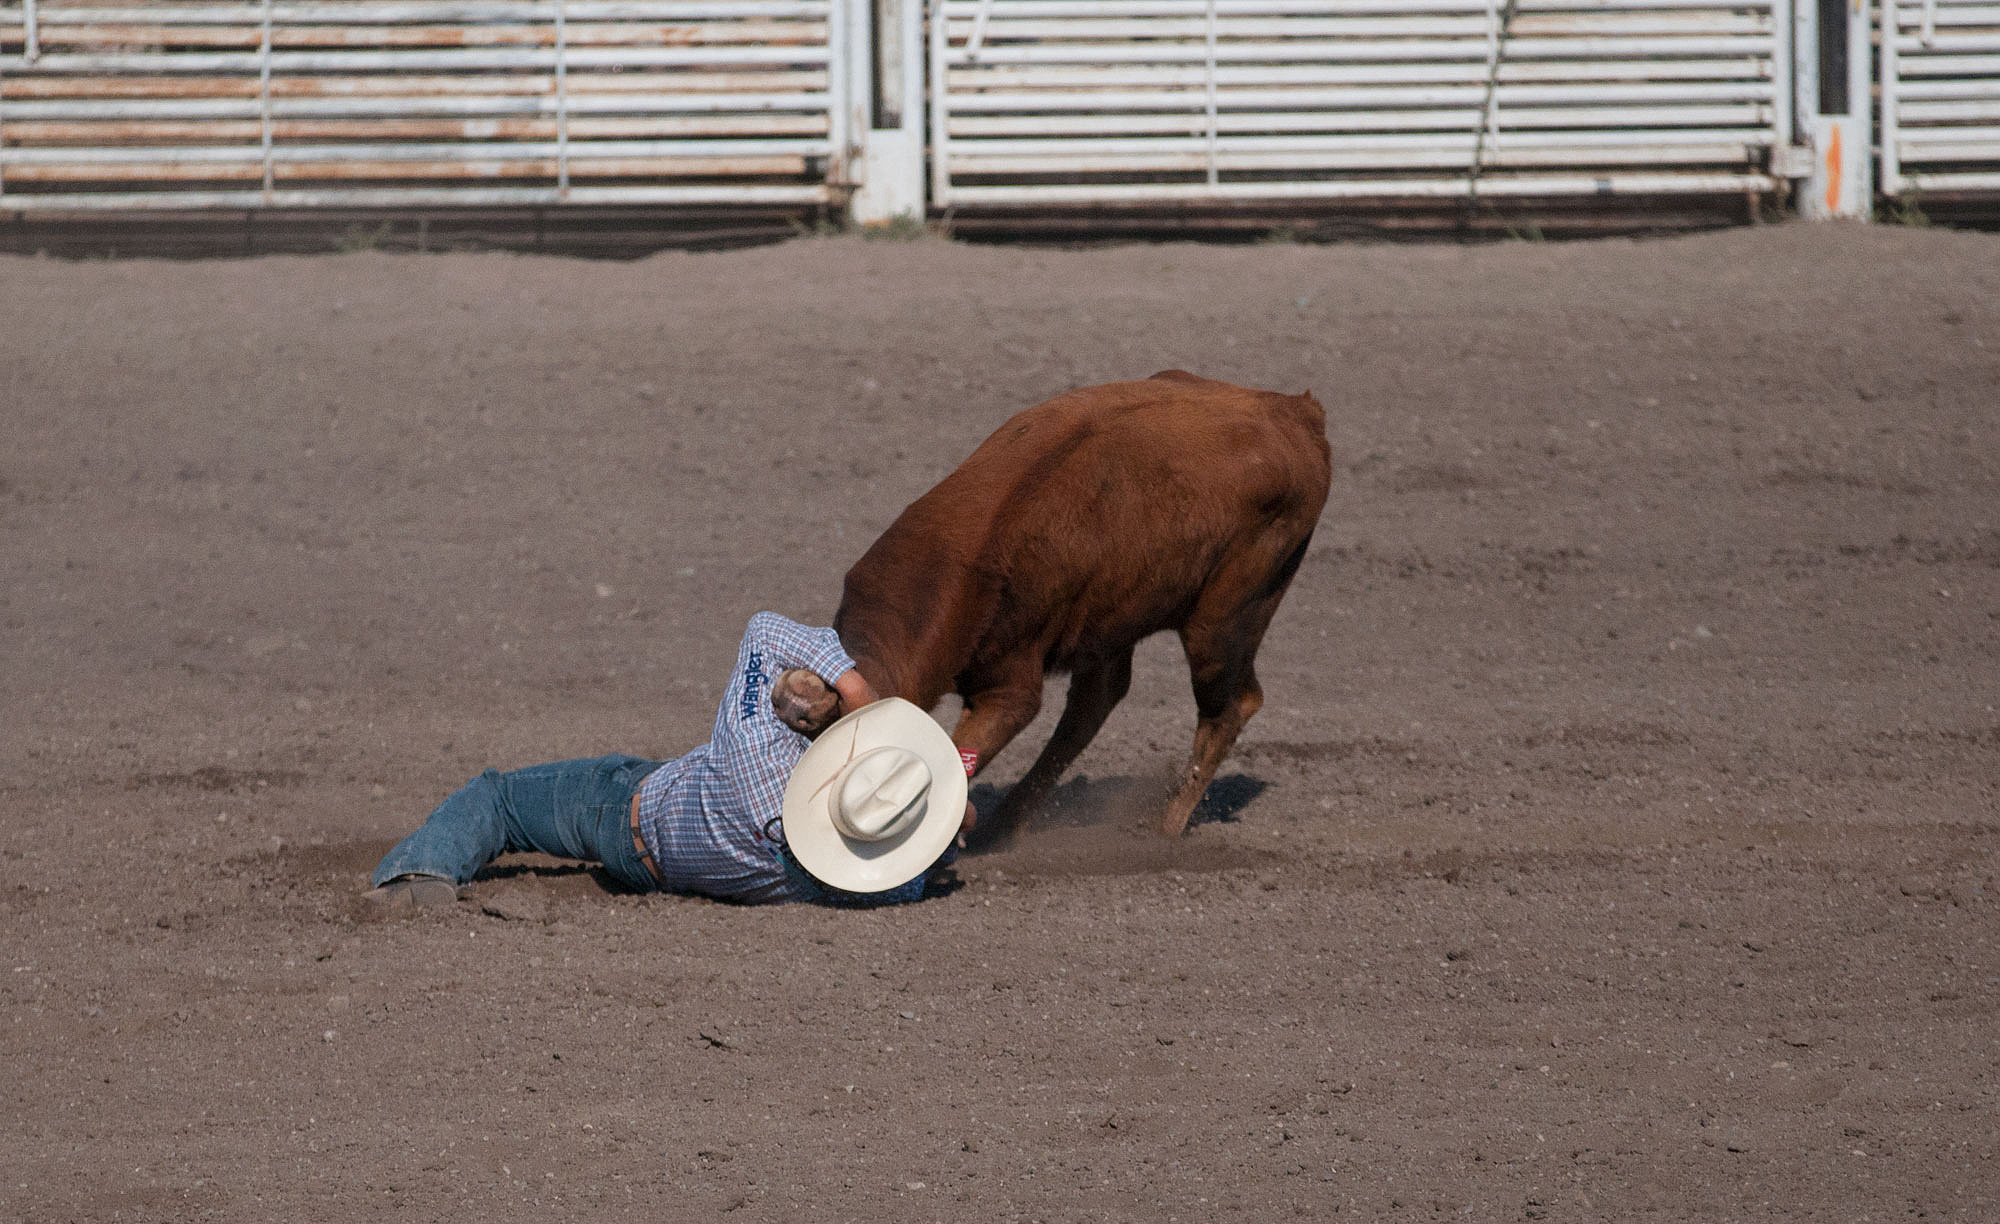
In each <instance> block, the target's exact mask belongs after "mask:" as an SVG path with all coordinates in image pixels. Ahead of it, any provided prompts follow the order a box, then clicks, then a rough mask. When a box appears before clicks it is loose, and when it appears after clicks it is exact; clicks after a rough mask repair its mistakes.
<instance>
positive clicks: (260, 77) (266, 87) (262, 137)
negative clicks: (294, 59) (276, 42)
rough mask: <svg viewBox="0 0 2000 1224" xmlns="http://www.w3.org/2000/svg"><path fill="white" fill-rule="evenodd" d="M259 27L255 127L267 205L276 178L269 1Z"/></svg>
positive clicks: (266, 0)
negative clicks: (262, 164)
mask: <svg viewBox="0 0 2000 1224" xmlns="http://www.w3.org/2000/svg"><path fill="white" fill-rule="evenodd" d="M260 27H261V28H260V30H259V33H258V36H257V127H258V139H259V141H260V142H261V143H262V145H263V157H264V203H265V204H267V205H268V204H269V203H270V202H271V193H272V190H273V189H274V188H275V187H276V178H277V176H276V174H275V173H274V172H273V168H272V147H271V145H272V142H271V0H264V12H263V18H262V21H261V22H260Z"/></svg>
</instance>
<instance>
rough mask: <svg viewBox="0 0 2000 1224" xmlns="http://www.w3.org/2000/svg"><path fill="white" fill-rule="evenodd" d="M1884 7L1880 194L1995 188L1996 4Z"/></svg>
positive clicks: (1887, 1)
mask: <svg viewBox="0 0 2000 1224" xmlns="http://www.w3.org/2000/svg"><path fill="white" fill-rule="evenodd" d="M1882 10H1883V11H1882V30H1881V44H1882V60H1881V86H1882V171H1881V186H1882V191H1883V193H1884V194H1886V195H1902V194H1905V193H1914V194H1923V195H1933V194H1948V193H1970V192H1979V193H1989V194H1990V193H1992V192H1995V191H2000V2H1995V0H1918V2H1917V3H1911V2H1909V0H1883V5H1882Z"/></svg>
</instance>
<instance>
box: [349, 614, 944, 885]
mask: <svg viewBox="0 0 2000 1224" xmlns="http://www.w3.org/2000/svg"><path fill="white" fill-rule="evenodd" d="M829 676H831V677H833V679H832V680H831V681H830V682H829V681H828V680H827V679H826V677H829ZM971 819H972V807H971V805H970V804H969V803H967V802H966V778H965V772H964V768H963V765H962V764H961V762H960V760H959V756H958V751H957V749H956V747H955V746H954V745H953V744H952V741H951V737H950V736H949V735H947V734H945V731H944V728H942V727H940V726H939V725H938V724H937V723H936V722H935V721H934V720H932V718H931V717H930V715H928V714H926V713H925V712H924V711H922V710H920V709H918V708H917V707H916V706H914V705H911V704H910V703H909V702H907V701H903V700H901V699H899V698H890V699H888V700H886V701H884V700H877V699H876V696H875V692H874V690H873V689H872V688H871V687H870V686H869V684H868V682H867V681H866V680H864V679H863V678H862V676H861V674H860V673H859V672H858V671H856V670H855V668H854V660H853V659H852V658H851V657H849V656H848V654H847V651H846V650H845V649H843V648H842V646H841V644H840V638H839V637H838V635H836V634H835V633H834V631H833V630H831V629H813V628H808V627H806V626H804V625H800V624H797V623H796V622H794V621H790V620H787V619H786V618H784V617H782V616H779V615H778V614H776V613H775V612H759V613H758V614H757V615H755V616H753V617H751V618H750V625H749V628H748V630H747V631H746V632H745V633H744V635H743V642H742V645H741V646H739V647H738V648H737V652H736V668H735V670H734V671H733V672H732V673H731V675H730V681H729V687H728V689H727V690H726V691H725V692H724V693H723V695H722V702H721V705H720V707H719V708H718V709H717V710H716V715H715V727H714V733H713V735H712V736H711V737H710V739H709V741H708V743H706V744H703V745H702V746H701V747H699V748H696V749H695V750H694V751H692V752H690V753H688V754H687V755H685V756H683V757H681V758H679V759H678V760H674V761H667V762H664V763H662V762H658V761H650V760H644V759H642V758H639V757H633V756H624V755H613V756H604V757H594V758H589V759H585V760H576V761H559V762H556V763H554V764H549V765H536V766H532V767H529V768H526V769H518V770H514V771H512V772H509V773H500V772H498V771H495V770H491V769H489V770H487V771H486V772H484V773H482V774H480V775H479V776H478V777H477V778H474V779H473V780H472V781H471V782H469V783H467V784H466V785H465V786H464V787H463V788H461V789H460V790H458V791H457V792H456V793H454V794H453V795H452V796H451V797H450V798H448V799H446V800H445V801H444V802H443V803H441V804H439V805H438V806H437V808H436V810H434V811H433V812H432V813H431V814H430V818H429V819H427V820H426V821H425V822H424V823H423V825H422V827H420V828H418V829H417V830H416V831H415V832H414V833H411V834H410V835H409V836H408V837H405V838H404V839H403V840H402V841H401V842H399V843H397V845H396V846H395V848H394V849H392V850H390V851H389V853H388V854H387V855H386V856H385V857H384V858H383V859H382V862H381V864H380V865H379V866H377V867H376V868H375V874H374V877H373V879H372V881H371V882H372V884H373V887H372V888H371V889H370V890H369V891H368V893H366V894H365V895H366V896H367V898H368V899H369V900H370V901H373V902H376V903H378V904H380V905H381V906H383V907H384V908H386V909H401V908H411V907H422V906H430V905H437V904H443V903H446V902H450V901H455V900H457V899H458V896H459V886H460V885H462V884H464V883H465V882H466V881H468V880H470V879H471V878H472V877H473V875H474V874H475V873H477V872H478V871H479V869H480V868H482V867H484V866H485V865H486V864H487V863H489V862H491V861H492V860H493V859H494V858H496V857H498V856H499V855H501V854H503V853H508V852H518V851H527V850H533V851H539V852H541V853H543V854H550V855H555V856H557V857H560V858H570V859H581V860H585V861H591V862H598V863H602V864H603V865H604V869H605V870H606V871H607V872H608V873H609V874H610V875H611V876H612V877H613V878H614V879H616V880H618V881H619V882H621V883H623V884H625V885H627V886H628V887H630V888H633V889H634V890H637V891H640V892H654V891H664V892H676V893H695V894H700V895H704V896H709V897H715V898H719V899H723V900H730V901H742V902H763V901H818V902H823V903H831V904H878V905H879V904H896V903H900V902H905V901H914V900H917V899H919V898H921V897H922V896H923V895H924V893H925V891H926V887H927V885H930V884H932V883H935V882H938V881H936V880H934V876H933V873H934V871H935V870H937V869H941V868H942V867H944V866H945V865H947V864H948V863H949V862H950V859H951V854H952V851H953V849H954V840H955V838H956V836H957V835H958V834H959V833H960V832H961V830H962V828H963V827H965V826H969V824H970V822H971Z"/></svg>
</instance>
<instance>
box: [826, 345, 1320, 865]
mask: <svg viewBox="0 0 2000 1224" xmlns="http://www.w3.org/2000/svg"><path fill="white" fill-rule="evenodd" d="M1330 481H1331V457H1330V453H1329V450H1328V447H1327V442H1326V416H1325V413H1324V412H1323V411H1322V409H1321V408H1320V405H1319V403H1318V401H1316V400H1315V399H1313V397H1312V396H1311V395H1310V394H1305V395H1296V396H1294V395H1281V394H1278V393H1276V392H1271V391H1253V390H1249V389H1246V388H1243V387H1236V386H1232V385H1230V384H1228V383H1223V382H1216V381H1214V380H1212V379H1206V378H1200V377H1197V376H1196V375H1193V374H1189V373H1186V372H1184V371H1180V370H1169V371H1166V372H1164V373H1161V374H1155V375H1154V376H1153V377H1152V378H1149V379H1145V380H1142V381H1137V382H1122V383H1107V384H1104V385H1102V386H1095V387H1084V388H1081V389H1079V390H1075V391H1071V392H1069V393H1068V394H1066V395H1060V396H1057V397H1056V398H1055V399H1052V400H1049V401H1048V402H1046V403H1043V404H1039V405H1037V406H1035V407H1033V408H1030V409H1028V410H1026V411H1025V412H1022V413H1020V414H1019V415H1017V416H1015V417H1014V418H1013V419H1011V420H1009V421H1008V422H1007V423H1006V424H1004V425H1002V426H1001V427H1000V428H999V429H998V430H996V431H995V432H994V434H993V435H992V436H991V437H989V438H988V439H987V440H986V441H985V442H983V443H982V444H981V445H980V446H979V448H978V449H977V450H975V451H974V452H973V453H972V455H971V457H970V458H968V459H967V460H966V461H965V463H964V464H963V465H962V466H961V467H960V468H959V469H958V470H957V471H956V472H953V473H952V474H951V475H949V476H947V477H945V479H944V480H943V481H942V482H940V483H939V484H938V486H937V487H936V488H934V489H932V490H931V491H930V492H928V493H926V494H924V496H922V497H920V498H918V499H917V500H916V502H914V503H913V504H911V506H910V507H909V508H908V509H906V510H905V511H904V512H903V514H902V516H901V517H899V518H898V519H897V520H896V521H895V522H894V523H892V524H891V525H890V526H889V529H888V530H887V531H885V532H884V533H883V534H882V537H881V538H880V539H878V540H877V541H876V542H875V543H874V545H873V546H872V547H870V548H869V550H868V551H867V553H865V554H864V555H863V556H862V557H861V559H860V560H859V561H857V562H856V563H855V565H854V567H853V568H852V569H850V570H849V571H848V573H847V582H846V587H845V590H844V592H843V596H842V599H841V604H840V611H839V613H838V614H837V615H836V617H835V618H834V626H835V628H836V629H838V630H839V632H840V636H841V640H842V642H843V643H845V645H846V647H847V650H848V652H849V653H850V654H852V655H853V656H854V658H855V660H856V663H857V665H858V666H859V668H860V670H861V673H862V675H863V676H865V677H866V678H867V679H868V681H869V682H870V683H871V684H873V685H874V687H875V689H876V691H877V692H879V693H881V694H883V695H884V696H889V695H895V696H901V697H906V698H908V699H909V700H911V701H913V702H915V703H916V704H917V705H920V706H923V707H925V708H929V707H930V706H932V705H934V704H935V703H936V702H937V701H938V699H939V698H940V697H942V696H943V695H944V693H945V692H947V691H949V690H953V689H955V690H956V691H957V692H958V693H959V694H960V695H961V696H962V697H963V698H964V699H965V712H964V714H963V715H962V716H961V717H960V719H959V723H958V726H957V729H956V730H955V731H954V732H953V735H952V738H953V739H954V740H956V741H957V742H958V745H959V747H960V748H962V749H970V750H972V751H975V752H977V753H978V754H979V759H980V764H981V766H982V767H983V766H984V765H985V764H986V763H987V762H988V761H990V760H991V759H992V757H993V755H994V754H995V753H997V752H999V751H1000V749H1001V748H1003V747H1004V746H1006V744H1007V742H1008V741H1009V740H1011V739H1013V738H1014V736H1015V735H1017V734H1019V733H1020V731H1021V729H1022V728H1023V727H1025V726H1027V724H1028V723H1029V722H1030V721H1031V720H1032V719H1033V718H1034V716H1035V714H1036V712H1037V710H1038V709H1039V708H1040V705H1041V691H1042V677H1043V676H1044V674H1046V673H1049V672H1058V671H1067V672H1070V673H1072V680H1071V684H1070V693H1069V699H1068V702H1067V705H1066V706H1065V709H1064V712H1063V717H1062V720H1061V722H1060V724H1059V725H1058V726H1057V728H1056V732H1055V734H1054V736H1053V737H1052V738H1051V739H1050V741H1049V744H1048V746H1047V747H1046V748H1045V749H1044V750H1043V752H1042V755H1041V757H1040V758H1039V759H1038V760H1037V761H1036V762H1035V765H1034V767H1033V768H1032V769H1030V770H1029V772H1028V774H1027V775H1026V776H1025V777H1024V778H1022V780H1021V783H1020V784H1019V785H1017V786H1016V787H1015V788H1014V789H1013V790H1012V791H1011V792H1010V793H1009V794H1008V796H1007V799H1006V801H1005V802H1004V803H1003V804H1002V805H1001V809H1000V811H999V812H997V813H996V814H995V819H994V821H993V824H994V826H996V829H997V833H998V835H999V836H1005V835H1006V834H1007V833H1008V832H1010V831H1011V829H1012V826H1013V825H1014V824H1015V823H1016V822H1017V821H1018V820H1019V818H1020V817H1021V816H1022V815H1023V814H1024V813H1025V812H1026V811H1028V810H1029V809H1030V808H1032V806H1033V805H1034V804H1035V803H1036V802H1038V801H1039V800H1040V799H1041V797H1042V796H1043V795H1044V794H1045V793H1046V792H1047V791H1048V790H1049V788H1051V787H1052V786H1053V785H1054V784H1055V781H1056V779H1057V777H1059V776H1060V774H1061V773H1062V771H1063V770H1064V769H1066V768H1067V767H1068V766H1069V764H1070V762H1072V761H1074V760H1075V759H1076V755H1077V753H1079V752H1081V751H1082V750H1083V748H1084V746H1085V745H1086V744H1088V743H1089V742H1090V739H1091V737H1092V736H1094V735H1095V734H1096V733H1097V730H1098V728H1099V727H1101V726H1102V725H1103V722H1104V718H1105V716H1106V715H1108V714H1109V713H1110V711H1111V708H1112V707H1113V706H1114V705H1116V704H1117V703H1118V701H1119V699H1120V698H1122V697H1123V696H1124V695H1125V690H1126V688H1127V686H1128V685H1129V683H1130V680H1131V667H1132V649H1133V646H1134V644H1135V643H1137V642H1138V641H1139V640H1140V639H1141V638H1144V637H1147V636H1149V635H1151V634H1153V633H1157V632H1160V631H1162V630H1166V629H1173V630H1177V631H1178V632H1179V633H1180V636H1181V642H1182V646H1183V647H1184V649H1185V650H1186V652H1187V656H1188V663H1189V667H1190V670H1191V671H1192V673H1193V680H1194V689H1195V700H1196V706H1197V708H1198V711H1199V715H1200V718H1199V722H1198V724H1197V727H1196V733H1195V749H1194V755H1193V758H1192V759H1191V761H1190V763H1189V767H1188V773H1187V775H1186V777H1185V778H1184V779H1183V781H1182V784H1181V786H1180V787H1179V789H1178V791H1177V793H1176V794H1175V796H1174V797H1173V799H1172V800H1171V801H1170V802H1169V804H1168V807H1167V811H1166V813H1165V815H1164V817H1163V819H1162V827H1163V829H1164V831H1166V832H1167V833H1169V834H1178V833H1179V832H1180V831H1181V830H1182V829H1183V828H1185V827H1186V824H1187V820H1188V817H1189V815H1190V814H1191V812H1192V811H1193V808H1194V804H1195V802H1196V801H1197V800H1198V799H1200V797H1201V792H1202V791H1203V790H1204V789H1206V787H1207V785H1208V782H1209V780H1210V779H1211V778H1212V777H1213V776H1214V773H1215V768H1216V766H1217V765H1218V764H1219V763H1220V762H1221V759H1222V757H1223V755H1224V754H1225V753H1227V752H1228V750H1229V747H1230V745H1231V744H1232V743H1234V742H1235V739H1236V736H1237V733H1238V732H1240V731H1241V730H1242V727H1243V723H1244V722H1245V721H1247V720H1248V719H1249V717H1250V716H1251V715H1252V714H1254V713H1255V712H1256V710H1257V708H1258V706H1260V705H1261V704H1262V702H1263V696H1262V691H1261V690H1260V689H1259V687H1258V685H1257V678H1256V673H1255V669H1254V661H1255V657H1256V653H1257V647H1258V644H1259V643H1260V642H1261V641H1262V640H1263V636H1264V630H1265V629H1266V627H1268V626H1269V624H1270V622H1271V616H1272V614H1273V613H1275V612H1276V611H1277V607H1278V601H1279V600H1280V599H1281V598H1282V597H1283V595H1284V593H1285V589H1286V587H1287V586H1288V585H1289V584H1290V582H1291V578H1292V574H1293V571H1294V570H1296V568H1297V567H1298V564H1299V561H1300V559H1301V558H1302V557H1303V556H1304V554H1305V548H1306V544H1307V542H1308V541H1309V540H1310V539H1311V538H1312V533H1313V528H1314V526H1315V525H1316V524H1317V523H1318V521H1319V514H1320V510H1321V508H1322V507H1323V506H1324V505H1325V503H1326V494H1327V488H1328V485H1329V483H1330Z"/></svg>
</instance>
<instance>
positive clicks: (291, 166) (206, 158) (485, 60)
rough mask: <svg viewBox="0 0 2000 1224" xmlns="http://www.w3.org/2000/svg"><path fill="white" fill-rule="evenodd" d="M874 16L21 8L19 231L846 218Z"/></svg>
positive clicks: (716, 5) (486, 3)
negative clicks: (204, 213)
mask: <svg viewBox="0 0 2000 1224" xmlns="http://www.w3.org/2000/svg"><path fill="white" fill-rule="evenodd" d="M853 11H854V10H853V9H851V8H850V6H849V5H848V4H847V3H844V2H842V0H320V2H306V3H296V2H289V0H262V2H261V3H260V2H257V0H252V2H250V3H242V2H217V0H188V2H174V0H169V2H166V3H157V2H154V3H147V2H143V0H141V2H136V3H127V4H123V5H118V6H116V7H111V6H105V5H96V4H79V3H48V2H46V0H42V2H38V0H0V209H5V210H21V211H78V210H107V209H221V208H246V209H254V208H262V207H294V208H316V207H327V206H355V207H373V208H382V207H411V206H416V207H424V206H456V205H543V204H550V205H553V204H684V203H724V204H789V203H812V202H831V201H835V200H837V199H839V198H840V197H841V196H842V195H843V194H844V190H845V185H846V179H847V162H848V159H849V156H850V145H851V140H852V132H851V129H852V125H853V121H854V116H853V114H852V108H851V106H850V105H849V103H850V99H851V96H852V93H853V89H852V86H853V74H854V70H855V67H856V65H855V64H854V63H852V62H851V58H852V48H853V46H854V31H853V30H852V29H850V28H849V27H850V26H851V25H852V24H853V23H852V21H851V20H850V19H849V18H850V14H851V13H852V12H853ZM860 42H861V44H862V45H863V46H865V44H866V31H865V30H863V31H861V33H860ZM864 66H865V65H864Z"/></svg>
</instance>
